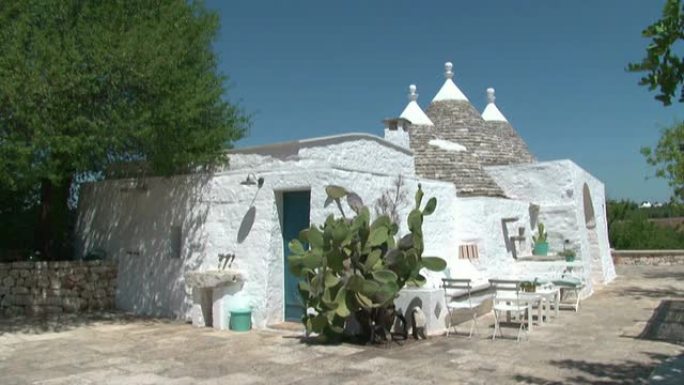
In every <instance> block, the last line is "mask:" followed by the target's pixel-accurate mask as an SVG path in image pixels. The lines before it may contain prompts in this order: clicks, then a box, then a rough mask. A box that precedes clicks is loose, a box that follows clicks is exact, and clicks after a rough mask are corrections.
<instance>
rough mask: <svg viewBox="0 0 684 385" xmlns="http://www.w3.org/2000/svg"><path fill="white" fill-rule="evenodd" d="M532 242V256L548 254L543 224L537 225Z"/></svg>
mask: <svg viewBox="0 0 684 385" xmlns="http://www.w3.org/2000/svg"><path fill="white" fill-rule="evenodd" d="M532 241H534V249H533V250H532V254H534V255H547V254H548V253H549V244H548V243H547V242H546V231H545V230H544V224H543V223H539V225H537V235H533V236H532Z"/></svg>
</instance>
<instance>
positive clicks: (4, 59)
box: [0, 0, 248, 251]
mask: <svg viewBox="0 0 684 385" xmlns="http://www.w3.org/2000/svg"><path fill="white" fill-rule="evenodd" d="M218 27H219V20H218V16H217V15H216V14H214V13H212V12H209V11H207V10H206V9H205V8H204V6H203V5H202V4H201V3H199V2H195V1H185V0H172V1H158V0H156V1H155V0H139V1H123V0H115V1H96V0H83V1H63V0H25V1H7V2H5V1H3V2H0V190H2V191H4V192H5V193H13V194H18V195H23V194H30V193H32V194H34V195H35V194H38V195H37V196H38V198H39V200H40V202H41V208H40V210H39V214H40V218H39V219H40V221H41V223H43V225H44V226H43V227H42V230H39V232H40V233H41V235H40V237H41V243H42V244H43V246H44V247H46V248H48V249H49V248H50V247H52V246H54V245H52V246H51V245H50V243H51V241H50V238H53V235H54V233H55V231H59V230H57V229H55V228H50V226H49V223H52V224H55V223H57V225H56V226H57V227H58V228H63V227H64V223H59V222H61V221H63V219H64V216H65V210H64V208H65V207H66V199H67V198H68V196H69V193H68V192H69V189H70V187H71V184H72V181H73V178H74V177H75V176H77V175H81V174H83V173H97V172H101V171H103V170H105V169H106V167H107V166H108V165H110V164H112V163H114V162H121V161H127V160H137V161H144V162H145V164H146V165H147V166H148V167H149V168H150V170H151V172H154V173H155V174H160V175H170V174H172V173H176V172H183V171H188V170H194V169H197V168H198V167H205V166H212V165H217V164H220V163H222V162H224V160H225V156H224V154H223V149H224V148H225V147H226V146H230V145H231V144H232V143H233V142H234V141H235V140H237V139H239V138H241V137H243V136H244V134H245V132H246V127H247V123H248V122H247V118H246V117H245V115H244V114H243V113H242V112H241V111H240V109H239V108H237V107H236V106H234V105H233V104H230V103H229V102H227V101H226V100H225V99H224V97H225V96H226V95H225V93H226V89H225V82H226V79H225V77H224V76H222V75H221V74H219V72H218V71H217V58H216V55H215V54H214V52H213V51H212V46H211V43H212V41H213V39H214V37H215V35H216V32H217V30H218ZM46 242H47V243H46ZM52 243H54V242H52ZM46 251H49V250H46Z"/></svg>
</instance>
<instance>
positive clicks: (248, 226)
mask: <svg viewBox="0 0 684 385" xmlns="http://www.w3.org/2000/svg"><path fill="white" fill-rule="evenodd" d="M255 218H256V207H254V206H251V207H250V208H249V210H247V213H245V216H244V217H242V222H240V228H239V229H238V234H237V242H238V243H242V242H244V241H245V239H247V236H248V235H249V233H250V231H252V226H254V219H255Z"/></svg>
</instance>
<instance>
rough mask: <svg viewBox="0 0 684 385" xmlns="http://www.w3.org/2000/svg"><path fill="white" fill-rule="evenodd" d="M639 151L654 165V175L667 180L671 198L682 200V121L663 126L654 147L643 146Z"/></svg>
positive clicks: (683, 140)
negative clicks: (670, 189)
mask: <svg viewBox="0 0 684 385" xmlns="http://www.w3.org/2000/svg"><path fill="white" fill-rule="evenodd" d="M641 153H642V154H643V155H644V156H645V157H646V162H648V164H649V165H651V166H653V167H655V175H656V176H657V177H659V178H664V179H666V180H667V183H668V185H669V186H670V187H671V188H672V192H673V194H672V199H673V200H674V201H677V202H682V201H684V122H679V123H676V124H674V125H672V126H671V127H667V128H665V129H664V130H663V131H662V132H661V135H660V139H659V140H658V144H657V145H656V146H655V148H651V147H643V148H642V149H641Z"/></svg>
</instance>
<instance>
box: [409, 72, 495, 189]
mask: <svg viewBox="0 0 684 385" xmlns="http://www.w3.org/2000/svg"><path fill="white" fill-rule="evenodd" d="M445 69H446V81H445V82H444V85H443V86H442V88H441V89H440V91H439V92H438V93H437V96H435V98H434V99H433V101H432V103H431V104H430V107H428V110H427V116H428V118H429V120H430V121H431V122H432V123H433V124H434V126H428V125H415V124H413V125H411V127H410V128H409V143H410V146H411V149H412V150H413V151H414V154H415V155H414V162H415V167H416V174H418V175H419V176H421V177H424V178H429V179H437V180H442V181H446V182H452V183H454V185H455V186H456V190H457V193H458V195H460V196H492V197H503V196H504V193H503V191H502V190H501V188H500V187H499V186H498V185H497V184H496V183H495V182H494V180H493V179H492V178H491V177H490V176H489V175H488V174H487V173H486V172H485V171H484V169H483V168H482V163H481V160H480V155H479V154H480V153H487V152H489V151H491V150H490V147H492V146H493V144H490V143H489V142H488V141H487V140H486V138H484V130H485V129H484V120H482V117H481V116H480V114H479V113H478V111H477V110H476V109H475V108H474V107H473V106H472V105H471V104H470V102H469V101H468V99H467V98H466V97H465V95H464V94H463V93H462V92H461V91H460V90H459V89H458V87H457V86H456V84H455V83H454V82H453V81H452V80H451V78H452V77H453V73H452V72H451V69H452V64H451V63H446V64H445Z"/></svg>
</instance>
